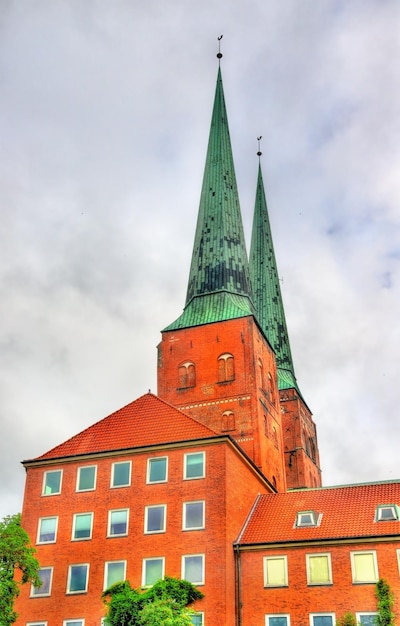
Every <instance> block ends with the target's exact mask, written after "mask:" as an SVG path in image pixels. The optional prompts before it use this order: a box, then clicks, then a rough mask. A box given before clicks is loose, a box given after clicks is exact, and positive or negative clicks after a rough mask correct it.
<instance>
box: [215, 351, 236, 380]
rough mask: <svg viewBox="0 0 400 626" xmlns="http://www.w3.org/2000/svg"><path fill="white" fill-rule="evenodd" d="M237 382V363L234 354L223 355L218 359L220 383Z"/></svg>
mask: <svg viewBox="0 0 400 626" xmlns="http://www.w3.org/2000/svg"><path fill="white" fill-rule="evenodd" d="M231 380H235V362H234V358H233V355H232V354H228V353H226V354H221V356H220V357H219V359H218V382H219V383H226V382H230V381H231Z"/></svg>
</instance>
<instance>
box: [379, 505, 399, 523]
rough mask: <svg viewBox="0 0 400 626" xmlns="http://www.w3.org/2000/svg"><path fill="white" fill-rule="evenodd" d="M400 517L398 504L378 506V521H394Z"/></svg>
mask: <svg viewBox="0 0 400 626" xmlns="http://www.w3.org/2000/svg"><path fill="white" fill-rule="evenodd" d="M398 519H399V507H398V506H397V504H380V505H379V506H377V508H376V512H375V521H376V522H393V521H396V520H398Z"/></svg>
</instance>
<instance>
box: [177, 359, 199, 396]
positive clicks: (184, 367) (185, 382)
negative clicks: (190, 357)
mask: <svg viewBox="0 0 400 626" xmlns="http://www.w3.org/2000/svg"><path fill="white" fill-rule="evenodd" d="M195 386H196V367H195V364H194V363H192V361H186V362H185V363H181V365H180V366H179V367H178V388H179V389H187V388H188V387H195Z"/></svg>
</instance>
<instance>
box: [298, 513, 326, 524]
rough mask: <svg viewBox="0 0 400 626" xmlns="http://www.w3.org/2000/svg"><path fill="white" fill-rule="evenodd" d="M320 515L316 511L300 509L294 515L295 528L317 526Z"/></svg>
mask: <svg viewBox="0 0 400 626" xmlns="http://www.w3.org/2000/svg"><path fill="white" fill-rule="evenodd" d="M320 521H321V516H320V515H319V514H318V513H317V512H316V511H300V512H299V513H297V517H296V523H295V526H296V528H304V527H308V526H319V524H320Z"/></svg>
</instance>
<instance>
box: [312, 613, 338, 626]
mask: <svg viewBox="0 0 400 626" xmlns="http://www.w3.org/2000/svg"><path fill="white" fill-rule="evenodd" d="M335 624H336V619H335V613H310V626H335Z"/></svg>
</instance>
